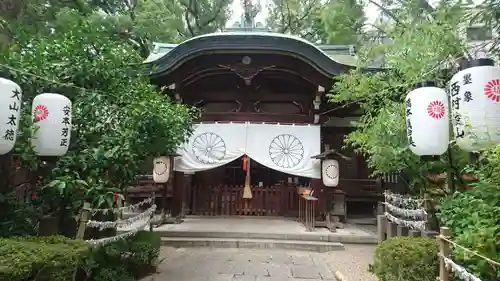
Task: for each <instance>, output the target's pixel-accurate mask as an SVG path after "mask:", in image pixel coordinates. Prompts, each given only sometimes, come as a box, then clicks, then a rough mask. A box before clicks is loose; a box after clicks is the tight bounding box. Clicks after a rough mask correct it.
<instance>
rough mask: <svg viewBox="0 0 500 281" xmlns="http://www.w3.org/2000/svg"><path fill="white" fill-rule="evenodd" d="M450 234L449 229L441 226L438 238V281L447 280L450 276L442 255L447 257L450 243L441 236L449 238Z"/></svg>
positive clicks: (449, 252) (449, 251)
mask: <svg viewBox="0 0 500 281" xmlns="http://www.w3.org/2000/svg"><path fill="white" fill-rule="evenodd" d="M450 236H451V231H450V229H449V228H447V227H441V229H440V235H439V236H438V239H439V254H440V256H439V281H448V280H449V279H450V276H449V274H448V269H447V268H446V264H445V262H444V258H443V256H444V257H449V256H450V254H451V249H450V245H449V244H448V242H446V241H445V240H443V239H441V238H446V239H449V238H450Z"/></svg>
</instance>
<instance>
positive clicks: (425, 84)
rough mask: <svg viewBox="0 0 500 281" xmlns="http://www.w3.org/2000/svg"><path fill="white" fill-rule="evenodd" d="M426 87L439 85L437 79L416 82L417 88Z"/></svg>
mask: <svg viewBox="0 0 500 281" xmlns="http://www.w3.org/2000/svg"><path fill="white" fill-rule="evenodd" d="M424 87H437V83H436V82H435V81H421V82H417V83H415V89H418V88H424Z"/></svg>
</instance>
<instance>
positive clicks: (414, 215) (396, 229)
mask: <svg viewBox="0 0 500 281" xmlns="http://www.w3.org/2000/svg"><path fill="white" fill-rule="evenodd" d="M384 195H385V201H384V202H379V208H378V209H379V215H377V232H378V241H379V243H380V242H382V241H384V240H386V239H389V238H391V237H396V236H412V237H420V236H422V237H436V238H437V239H438V242H439V254H438V255H439V279H438V281H450V280H451V278H450V274H449V272H450V271H451V272H454V274H455V275H457V276H458V277H459V279H461V280H476V281H477V280H479V281H480V279H479V278H477V277H475V276H473V275H472V274H471V273H469V272H468V271H467V270H466V269H465V268H463V267H462V266H460V265H458V264H456V263H455V262H454V261H453V260H452V257H451V252H452V251H451V246H452V245H453V246H454V247H458V248H461V249H462V250H463V251H466V252H468V253H469V254H471V255H475V256H478V257H480V258H482V259H484V260H485V261H486V262H488V263H490V264H491V265H492V266H494V267H498V266H500V263H499V262H497V261H494V260H491V259H489V258H487V257H485V256H482V255H480V254H478V253H477V252H475V251H472V250H470V249H467V248H465V247H463V246H460V245H458V244H456V243H455V242H453V241H452V240H451V238H450V236H451V232H450V230H449V229H448V228H447V227H441V228H440V231H439V233H438V232H436V231H430V230H428V225H429V224H428V221H427V220H428V217H427V213H426V209H427V206H426V205H427V204H426V203H427V202H428V200H427V199H424V198H410V197H407V196H403V195H399V194H392V193H390V192H386V193H385V194H384ZM382 213H383V214H382Z"/></svg>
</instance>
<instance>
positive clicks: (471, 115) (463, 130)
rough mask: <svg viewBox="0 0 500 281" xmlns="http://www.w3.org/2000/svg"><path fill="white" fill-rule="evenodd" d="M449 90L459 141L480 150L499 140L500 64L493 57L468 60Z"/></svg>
mask: <svg viewBox="0 0 500 281" xmlns="http://www.w3.org/2000/svg"><path fill="white" fill-rule="evenodd" d="M449 90H450V91H449V92H450V103H451V104H450V105H451V112H452V123H453V133H454V134H455V139H456V142H457V145H458V146H459V147H460V148H461V149H463V150H466V151H478V150H481V149H487V148H490V147H492V146H494V145H496V144H498V143H500V67H496V66H494V63H493V61H492V60H490V59H478V60H473V61H469V62H468V64H466V65H464V66H463V67H462V70H461V71H459V72H458V73H457V74H455V75H454V76H453V78H452V79H451V80H450V89H449Z"/></svg>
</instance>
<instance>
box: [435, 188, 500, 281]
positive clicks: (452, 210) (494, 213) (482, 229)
mask: <svg viewBox="0 0 500 281" xmlns="http://www.w3.org/2000/svg"><path fill="white" fill-rule="evenodd" d="M472 186H473V189H472V190H469V191H465V192H456V193H455V194H453V195H452V196H449V197H447V198H445V199H444V200H442V202H441V204H440V205H439V211H440V213H439V214H438V217H439V219H440V221H441V223H442V224H443V225H444V226H447V227H449V228H450V230H451V233H452V240H453V241H455V242H456V243H458V244H460V245H462V246H464V247H466V248H468V249H471V250H473V251H476V252H478V253H480V254H481V255H483V256H486V257H488V258H490V259H493V260H500V240H499V239H498V237H499V236H500V224H499V223H498V221H499V218H500V206H498V202H500V187H499V186H497V185H496V184H493V183H490V182H488V181H486V180H481V181H479V182H477V183H475V184H473V185H472ZM453 260H454V261H455V262H457V263H459V264H460V265H462V266H464V267H466V268H467V269H468V270H469V272H471V273H472V274H474V275H476V276H477V277H479V278H481V279H482V280H500V268H498V267H496V268H495V267H492V266H491V265H490V264H488V263H487V262H486V261H485V260H484V259H482V258H480V257H477V256H474V255H471V254H469V253H467V252H465V251H463V250H462V249H460V248H456V247H455V248H454V249H453Z"/></svg>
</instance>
